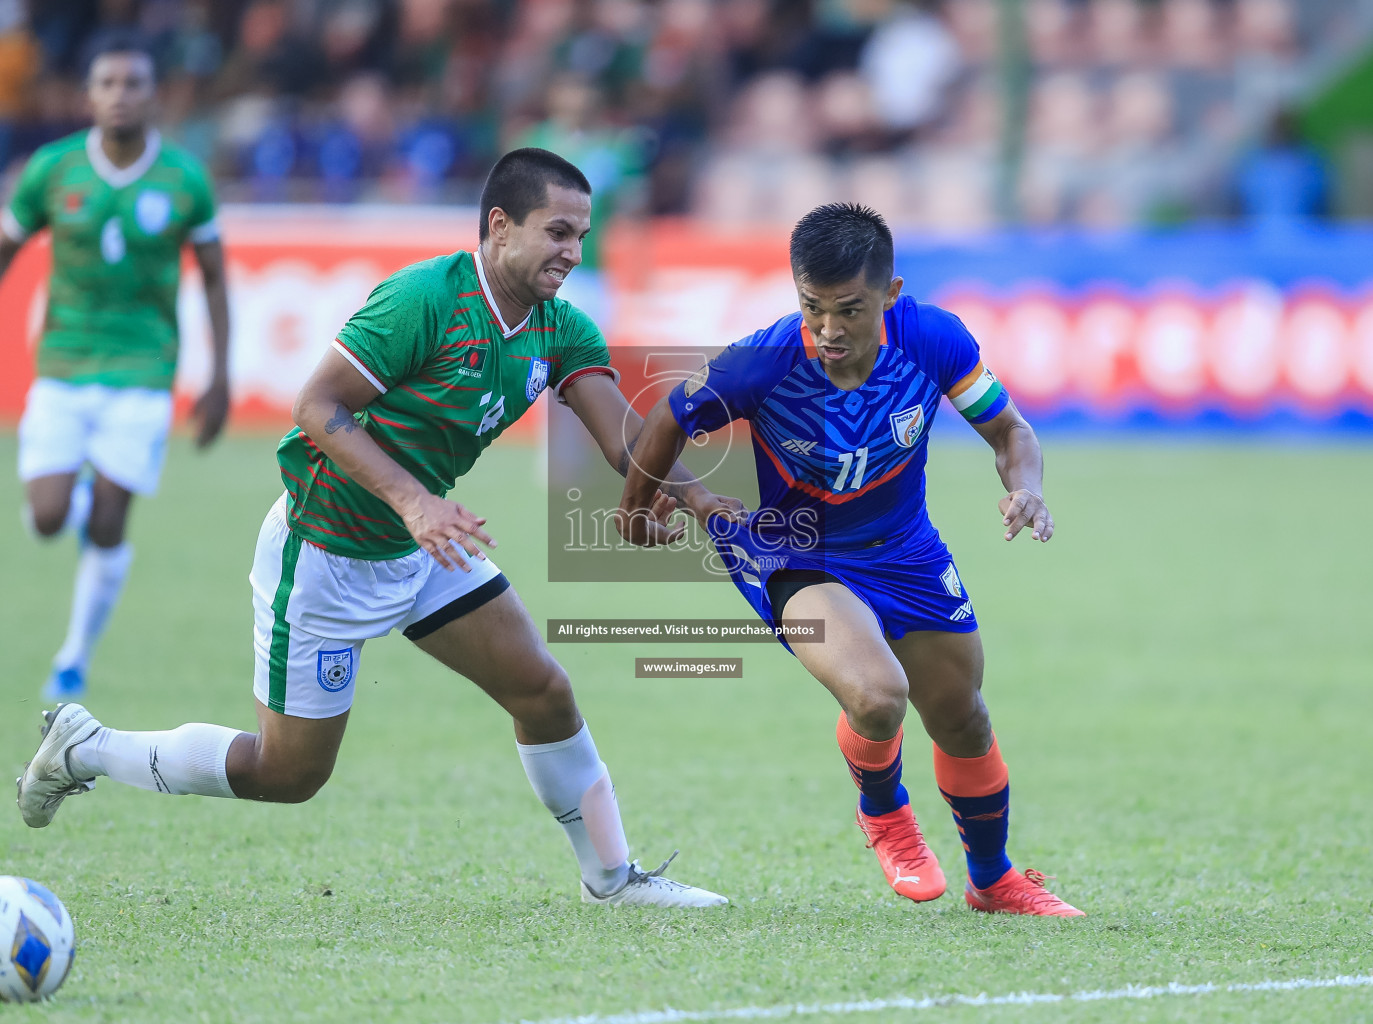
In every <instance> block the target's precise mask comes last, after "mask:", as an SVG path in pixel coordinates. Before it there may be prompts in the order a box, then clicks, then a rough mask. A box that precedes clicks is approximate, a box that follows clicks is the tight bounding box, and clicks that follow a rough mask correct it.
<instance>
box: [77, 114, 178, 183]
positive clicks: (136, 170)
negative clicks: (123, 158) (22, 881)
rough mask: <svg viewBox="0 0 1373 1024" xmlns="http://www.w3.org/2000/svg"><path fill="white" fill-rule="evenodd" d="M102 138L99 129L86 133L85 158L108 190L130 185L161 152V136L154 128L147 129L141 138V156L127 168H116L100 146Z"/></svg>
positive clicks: (141, 175)
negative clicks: (88, 159)
mask: <svg viewBox="0 0 1373 1024" xmlns="http://www.w3.org/2000/svg"><path fill="white" fill-rule="evenodd" d="M102 137H103V133H102V132H101V131H100V129H99V128H92V129H91V130H90V131H89V132H87V133H86V156H87V157H89V158H90V161H91V166H92V167H93V168H95V173H96V174H97V175H99V177H100V179H101V180H102V181H103V182H105V184H106V185H109V186H110V188H124V187H125V186H126V185H132V184H133V183H134V182H135V181H137V180H138V179H139V178H141V177H143V175H144V174H145V173H146V172H147V170H148V168H149V167H151V166H152V165H153V161H154V160H156V159H157V154H158V153H160V152H161V151H162V134H161V133H160V132H159V131H158V130H157V129H156V128H149V129H148V131H147V132H146V133H145V134H144V136H143V153H142V155H141V156H139V158H138V159H137V160H135V161H134V162H133V163H131V164H129V166H128V167H116V166H115V165H114V164H113V163H112V162H111V160H110V158H109V157H107V156H106V155H105V150H104V149H102V148H101V146H100V140H101V138H102Z"/></svg>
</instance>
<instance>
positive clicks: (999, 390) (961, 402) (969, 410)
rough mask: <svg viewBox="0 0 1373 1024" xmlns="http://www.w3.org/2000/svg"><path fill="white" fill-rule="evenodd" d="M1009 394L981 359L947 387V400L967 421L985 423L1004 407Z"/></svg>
mask: <svg viewBox="0 0 1373 1024" xmlns="http://www.w3.org/2000/svg"><path fill="white" fill-rule="evenodd" d="M1010 400H1011V396H1010V395H1008V394H1006V389H1005V388H1004V387H1002V386H1001V381H999V380H997V379H996V376H995V374H993V373H992V371H991V370H989V369H987V368H986V367H985V366H983V365H982V362H981V360H979V361H978V364H977V365H976V366H974V367H973V369H972V372H971V373H969V374H968V375H967V376H966V377H964V378H963V379H962V380H960V381H959V382H958V383H957V384H955V385H954V386H953V387H951V388H950V389H949V401H950V402H952V403H953V407H954V408H955V409H957V410H958V411H959V412H961V413H962V414H963V418H964V419H965V420H967V421H968V422H969V423H986V422H987V421H988V420H989V419H991V418H992V417H993V416H995V415H996V414H997V413H999V412H1000V411H1001V410H1002V409H1004V408H1006V403H1007V402H1009V401H1010Z"/></svg>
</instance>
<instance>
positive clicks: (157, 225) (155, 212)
mask: <svg viewBox="0 0 1373 1024" xmlns="http://www.w3.org/2000/svg"><path fill="white" fill-rule="evenodd" d="M133 215H134V219H135V220H137V221H138V226H139V227H140V228H142V229H143V233H144V234H145V235H160V234H161V233H162V232H163V231H164V230H165V229H166V227H167V225H168V224H170V223H171V220H172V197H171V196H169V195H168V194H167V193H166V192H159V191H158V190H156V189H145V190H144V191H142V192H140V193H138V199H136V200H135V201H134V204H133Z"/></svg>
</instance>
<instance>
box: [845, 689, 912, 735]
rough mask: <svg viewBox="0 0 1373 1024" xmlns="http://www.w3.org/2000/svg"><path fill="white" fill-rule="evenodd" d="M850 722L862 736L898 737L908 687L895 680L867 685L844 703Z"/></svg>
mask: <svg viewBox="0 0 1373 1024" xmlns="http://www.w3.org/2000/svg"><path fill="white" fill-rule="evenodd" d="M844 710H845V712H847V714H848V716H849V722H850V724H852V725H853V727H854V729H855V730H856V731H857V732H858V734H859V735H861V736H868V737H870V738H873V739H879V738H886V737H890V736H895V735H896V731H897V730H898V729H900V728H901V723H902V721H904V720H905V717H906V687H905V685H904V684H898V683H897V682H895V681H891V682H879V683H874V684H870V685H868V686H865V687H863V688H862V689H861V690H860V691H859V692H858V693H857V694H856V695H855V696H852V697H850V698H849V699H848V700H847V701H846V702H845V705H844Z"/></svg>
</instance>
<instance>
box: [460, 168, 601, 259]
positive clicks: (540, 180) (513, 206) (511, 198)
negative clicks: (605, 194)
mask: <svg viewBox="0 0 1373 1024" xmlns="http://www.w3.org/2000/svg"><path fill="white" fill-rule="evenodd" d="M549 185H557V186H559V187H561V188H570V189H573V190H575V191H577V192H581V193H584V194H585V195H588V196H589V195H591V182H589V181H587V180H586V175H585V174H583V173H582V172H581V171H579V170H577V168H576V167H574V166H573V165H572V164H570V163H568V162H567V161H566V160H564V159H563V158H562V157H560V156H558V154H557V153H550V152H549V151H548V150H546V149H534V148H533V147H530V148H527V149H512V150H511V151H510V152H509V153H507V154H505V156H503V157H501V158H500V159H499V160H497V161H496V166H495V167H493V168H491V173H490V174H488V175H487V176H486V184H485V185H483V186H482V197H481V224H480V225H479V226H478V228H477V237H478V238H479V239H480V240H481V241H483V242H484V241H486V236H487V234H488V233H490V230H491V229H490V224H491V211H492V210H493V209H494V208H495V207H497V206H499V207H500V208H501V209H502V210H504V211H505V213H506V216H508V217H509V218H510V219H511V220H513V221H514V222H515V223H516V224H523V223H524V219H525V218H526V217H528V216H529V214H530V213H531V212H533V211H534V210H537V209H538V208H539V207H541V206H544V205H546V204H547V203H548V186H549Z"/></svg>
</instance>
